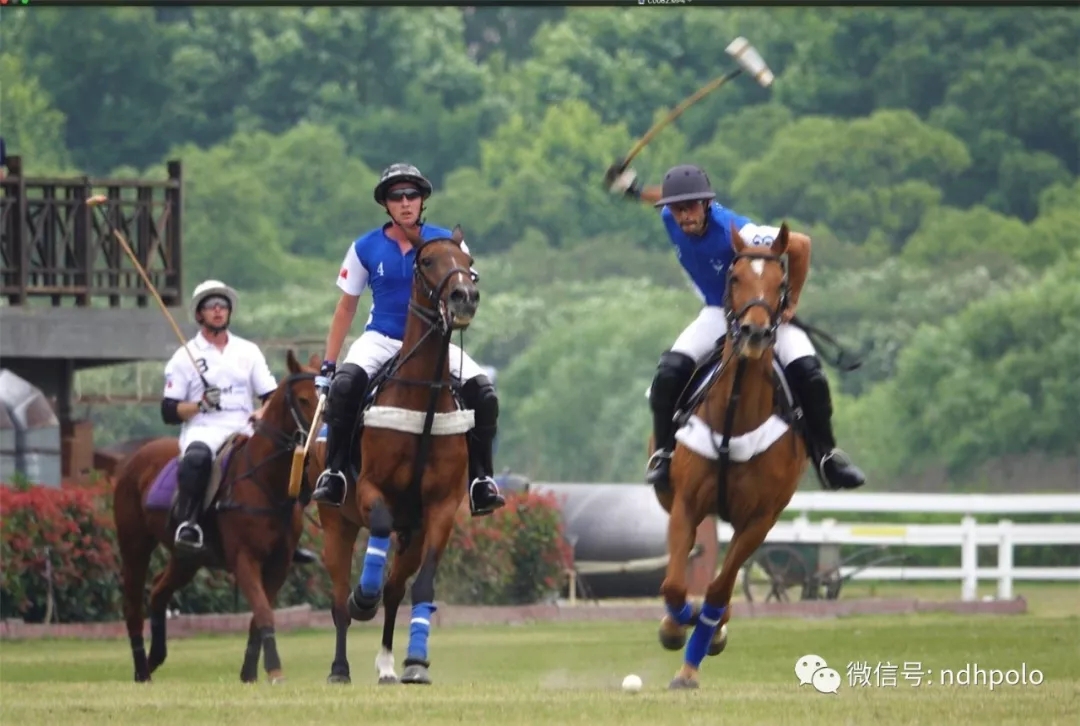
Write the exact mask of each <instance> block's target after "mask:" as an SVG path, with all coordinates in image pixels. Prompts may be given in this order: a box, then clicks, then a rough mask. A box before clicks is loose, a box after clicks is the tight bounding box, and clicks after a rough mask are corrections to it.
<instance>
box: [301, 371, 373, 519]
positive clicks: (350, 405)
mask: <svg viewBox="0 0 1080 726" xmlns="http://www.w3.org/2000/svg"><path fill="white" fill-rule="evenodd" d="M367 385H368V377H367V373H365V372H364V369H363V368H361V367H360V366H358V365H355V364H353V363H346V364H345V365H343V366H342V367H341V370H339V371H338V372H337V375H335V376H334V380H333V381H331V383H330V391H329V393H328V395H327V399H326V425H327V429H328V430H327V432H326V469H325V470H324V471H323V473H322V474H320V475H319V479H318V481H316V482H315V491H313V492H312V493H311V499H312V500H313V501H316V502H318V503H320V504H326V505H329V506H331V507H340V506H341V505H342V504H343V503H344V502H345V495H346V493H347V492H346V490H347V488H348V480H347V479H346V477H345V471H346V469H347V468H348V465H349V452H350V448H351V447H352V446H353V445H355V443H356V442H355V441H353V440H352V434H353V428H354V426H355V424H356V417H357V415H358V414H359V413H360V405H361V404H362V403H363V399H364V393H365V392H366V391H367Z"/></svg>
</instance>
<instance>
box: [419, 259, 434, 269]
mask: <svg viewBox="0 0 1080 726" xmlns="http://www.w3.org/2000/svg"><path fill="white" fill-rule="evenodd" d="M420 264H421V265H422V266H423V267H431V258H430V257H425V258H424V259H423V260H421V261H420Z"/></svg>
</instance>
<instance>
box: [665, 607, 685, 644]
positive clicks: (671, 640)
mask: <svg viewBox="0 0 1080 726" xmlns="http://www.w3.org/2000/svg"><path fill="white" fill-rule="evenodd" d="M660 645H662V646H663V647H664V650H682V648H683V646H684V645H686V628H685V627H683V626H682V625H679V624H678V623H676V622H675V620H674V619H673V618H672V617H671V616H670V615H665V616H664V617H662V618H660Z"/></svg>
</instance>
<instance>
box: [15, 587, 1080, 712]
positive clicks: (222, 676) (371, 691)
mask: <svg viewBox="0 0 1080 726" xmlns="http://www.w3.org/2000/svg"><path fill="white" fill-rule="evenodd" d="M1023 589H1027V588H1023ZM1046 593H1049V594H1046ZM1074 593H1075V589H1065V588H1060V587H1055V588H1047V589H1046V590H1045V592H1044V593H1043V597H1041V598H1039V599H1036V600H1035V601H1034V602H1033V608H1032V609H1033V612H1032V613H1031V614H1028V615H1022V616H1006V617H991V616H957V615H942V614H927V615H916V616H896V617H851V618H839V619H835V620H817V621H803V620H788V619H774V620H743V621H733V622H732V623H731V625H730V641H729V645H728V649H727V651H726V652H725V653H724V654H722V655H721V656H719V657H717V658H709V659H706V662H705V665H704V670H703V680H702V688H701V690H700V691H697V692H689V693H687V692H680V693H671V692H668V691H667V690H666V686H667V683H668V680H669V679H670V678H671V676H672V674H673V673H674V671H675V670H676V668H677V667H678V665H679V662H680V656H679V655H678V654H675V653H668V652H666V651H664V650H662V649H661V648H660V646H659V644H658V643H657V641H656V624H655V623H651V622H642V623H599V624H585V623H580V624H578V623H575V624H560V625H535V626H527V627H511V626H499V627H491V628H477V627H454V628H437V629H436V630H434V631H433V632H432V637H431V658H432V671H431V673H432V678H433V679H434V680H435V684H434V685H433V686H431V687H427V688H424V687H410V686H392V687H385V686H384V687H379V686H376V685H375V684H374V680H375V678H374V676H375V670H374V666H373V660H374V656H375V653H376V650H377V648H378V641H379V631H378V629H377V628H374V627H370V626H360V625H354V627H353V629H352V631H351V634H352V636H353V637H352V639H351V642H350V655H351V658H352V672H353V681H354V683H353V685H352V686H328V685H325V683H324V679H325V677H326V675H327V673H328V672H329V666H330V660H331V658H332V656H333V646H334V637H333V634H332V632H331V631H317V632H302V633H282V634H281V635H280V636H279V649H280V651H281V656H282V659H283V661H284V666H285V672H286V675H287V676H288V679H289V680H288V683H287V684H286V685H283V686H277V687H273V688H271V687H270V686H268V685H267V684H266V683H265V681H262V682H260V684H259V685H257V686H253V687H245V686H242V685H241V684H240V682H239V678H238V674H239V668H240V661H241V657H242V652H243V639H242V637H241V636H221V637H199V638H189V639H177V640H173V641H171V642H170V645H169V660H168V662H166V663H165V665H164V666H162V668H161V669H159V670H158V672H157V673H156V674H155V682H154V684H153V685H151V686H139V685H136V684H134V683H131V682H129V681H130V678H131V661H130V657H129V654H128V647H127V643H126V641H104V642H90V641H37V642H4V643H2V644H0V648H2V650H0V697H2V698H0V700H2V706H0V722H2V723H4V724H18V725H19V726H29V725H31V724H34V725H36V724H58V725H62V726H75V725H82V724H87V725H89V724H109V725H110V726H122V725H124V724H151V723H152V724H157V725H160V726H172V725H174V724H175V725H177V726H179V725H181V724H183V725H184V726H190V725H191V724H202V723H207V724H209V723H214V724H243V725H244V726H263V725H266V726H270V725H272V724H287V725H288V726H297V725H298V724H320V725H322V724H344V723H358V724H364V725H365V726H366V725H368V724H377V723H395V724H396V723H400V724H405V723H410V722H415V723H423V724H424V725H425V726H429V725H433V724H451V723H452V724H459V723H467V724H489V723H490V724H500V726H512V725H515V724H533V723H550V724H564V723H565V724H569V723H581V724H589V725H590V726H599V725H601V724H618V725H619V726H627V725H629V724H650V725H656V724H709V725H710V726H711V725H712V724H718V723H732V724H740V726H745V725H746V724H785V723H790V724H799V726H812V725H815V724H821V725H822V726H826V725H827V726H838V725H839V724H874V726H883V725H884V724H919V725H920V726H924V725H925V726H930V725H932V724H948V725H949V726H953V725H955V724H962V723H972V724H980V725H986V724H1007V723H1016V724H1024V726H1029V725H1030V724H1040V726H1044V725H1047V724H1069V725H1070V726H1075V724H1076V723H1077V720H1076V716H1077V709H1078V693H1080V645H1078V643H1080V639H1078V636H1080V607H1078V606H1077V604H1076V599H1075V597H1074ZM1025 594H1026V593H1025ZM1070 595H1073V597H1072V598H1071V599H1070V600H1069V603H1071V604H1070V605H1066V604H1065V600H1064V598H1065V597H1068V596H1070ZM1040 601H1045V602H1043V604H1042V605H1040V604H1039V602H1040ZM407 637H408V636H407V626H406V625H403V626H402V628H400V629H399V634H398V644H397V651H398V669H399V673H400V668H401V663H400V661H401V658H402V657H403V656H402V653H403V652H404V646H405V644H406V640H407ZM807 653H814V654H816V655H819V656H821V657H823V658H824V659H825V660H826V661H828V664H829V666H830V667H832V668H835V669H836V670H837V671H839V672H840V675H841V685H840V688H839V692H838V693H836V694H821V693H818V692H816V691H815V690H813V687H812V686H810V685H804V686H801V687H800V686H799V683H798V679H797V677H796V675H795V672H794V666H795V662H796V660H797V659H798V657H799V656H802V655H804V654H807ZM854 661H861V662H866V663H867V664H869V665H870V666H871V667H873V666H874V665H876V664H878V663H886V662H891V663H893V664H897V665H900V666H901V668H902V666H903V663H905V662H917V663H919V664H921V665H920V668H921V669H922V670H923V671H926V670H930V671H931V674H930V675H929V676H926V677H925V680H924V681H923V682H922V683H921V684H920V685H918V686H916V685H912V684H911V683H910V682H908V681H906V680H905V679H904V677H903V675H900V676H899V677H898V683H897V685H896V686H894V687H888V686H878V685H875V683H876V681H875V678H874V676H873V674H871V676H870V683H871V685H870V686H861V687H853V686H852V685H850V683H849V679H848V674H847V667H848V664H849V663H850V662H854ZM968 664H971V665H972V667H974V666H975V665H976V664H977V666H978V667H979V668H983V669H987V670H989V669H1000V670H1001V671H1007V670H1008V669H1020V668H1021V667H1022V666H1025V667H1026V669H1027V671H1028V672H1029V673H1030V672H1031V671H1032V669H1038V670H1039V671H1041V672H1042V675H1043V678H1044V680H1043V682H1042V684H1041V685H1027V686H1023V685H1014V686H1008V685H1002V686H998V687H996V688H994V689H993V690H991V689H990V688H989V686H987V685H977V686H976V685H970V686H957V685H953V686H944V685H942V684H941V683H940V682H939V678H940V677H941V676H940V673H939V671H940V670H941V669H946V668H951V669H954V670H959V669H962V668H964V667H965V666H966V665H968ZM628 673H637V674H638V675H640V676H641V677H642V678H643V679H644V682H645V686H644V689H643V690H642V692H641V693H639V694H636V695H628V694H624V693H622V692H621V691H620V689H619V684H620V682H621V681H622V678H623V676H624V675H626V674H628ZM260 675H262V674H260Z"/></svg>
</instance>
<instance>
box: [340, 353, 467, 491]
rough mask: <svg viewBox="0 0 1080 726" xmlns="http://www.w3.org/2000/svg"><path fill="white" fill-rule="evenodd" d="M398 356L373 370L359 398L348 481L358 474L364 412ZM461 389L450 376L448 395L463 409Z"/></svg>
mask: <svg viewBox="0 0 1080 726" xmlns="http://www.w3.org/2000/svg"><path fill="white" fill-rule="evenodd" d="M400 357H401V354H400V353H395V354H394V355H392V356H391V357H390V359H389V360H387V361H386V362H385V363H383V364H382V365H381V366H380V367H379V369H378V370H377V371H375V375H374V376H372V377H371V380H369V381H368V385H367V389H366V390H365V391H364V397H363V399H361V400H362V403H361V404H360V413H359V415H358V416H357V417H356V423H355V425H354V426H353V432H352V436H351V438H350V440H351V441H354V442H357V443H356V445H354V446H352V447H350V448H349V460H348V463H347V465H346V471H345V472H344V473H345V475H346V476H347V477H348V478H349V479H350V481H355V480H356V479H357V477H359V476H360V446H359V443H358V442H359V440H360V433H361V432H362V431H363V429H364V413H365V412H366V411H367V410H368V409H370V408H371V407H372V405H374V403H375V397H376V396H377V395H378V393H379V389H380V387H381V386H382V385H383V384H384V383H386V381H387V379H388V378H389V377H390V372H391V371H393V370H394V366H395V365H396V364H397V362H398V359H399V358H400ZM461 390H462V382H461V381H460V380H458V379H457V378H455V377H453V376H451V379H450V395H451V396H452V397H453V399H454V404H455V406H456V407H457V408H458V409H465V408H466V406H465V399H464V398H463V397H462V393H461ZM319 438H322V439H325V438H326V425H325V424H324V425H323V426H322V427H320V430H319Z"/></svg>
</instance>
